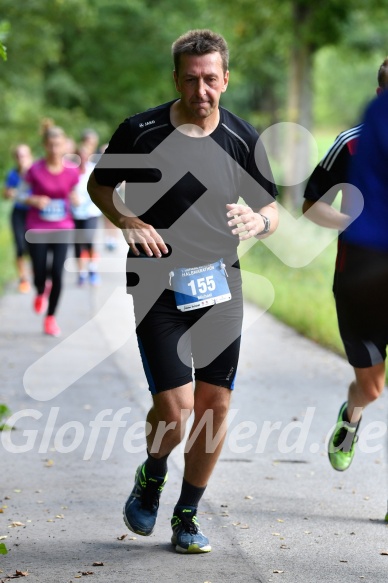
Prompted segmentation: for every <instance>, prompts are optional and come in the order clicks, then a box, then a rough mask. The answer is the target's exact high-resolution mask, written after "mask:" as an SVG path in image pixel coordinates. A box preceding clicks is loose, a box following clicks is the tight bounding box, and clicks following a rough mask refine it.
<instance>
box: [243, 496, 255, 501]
mask: <svg viewBox="0 0 388 583" xmlns="http://www.w3.org/2000/svg"><path fill="white" fill-rule="evenodd" d="M244 499H245V500H253V496H245V497H244Z"/></svg>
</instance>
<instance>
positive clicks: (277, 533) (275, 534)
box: [272, 532, 280, 536]
mask: <svg viewBox="0 0 388 583" xmlns="http://www.w3.org/2000/svg"><path fill="white" fill-rule="evenodd" d="M272 536H280V532H273V533H272Z"/></svg>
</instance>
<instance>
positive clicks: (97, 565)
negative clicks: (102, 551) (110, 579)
mask: <svg viewBox="0 0 388 583" xmlns="http://www.w3.org/2000/svg"><path fill="white" fill-rule="evenodd" d="M103 566H104V563H103V562H102V561H94V563H93V567H103Z"/></svg>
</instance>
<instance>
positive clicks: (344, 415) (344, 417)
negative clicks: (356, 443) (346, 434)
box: [342, 407, 360, 427]
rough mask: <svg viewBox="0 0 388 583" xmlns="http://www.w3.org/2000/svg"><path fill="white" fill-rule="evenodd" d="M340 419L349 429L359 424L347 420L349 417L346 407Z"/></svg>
mask: <svg viewBox="0 0 388 583" xmlns="http://www.w3.org/2000/svg"><path fill="white" fill-rule="evenodd" d="M342 419H343V421H345V422H346V423H347V424H348V425H349V426H350V427H357V426H358V424H359V423H360V420H359V421H356V422H355V423H352V422H351V421H350V419H349V415H348V409H347V407H346V409H344V411H343V413H342Z"/></svg>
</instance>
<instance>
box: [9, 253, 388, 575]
mask: <svg viewBox="0 0 388 583" xmlns="http://www.w3.org/2000/svg"><path fill="white" fill-rule="evenodd" d="M109 257H111V258H112V257H113V258H114V259H115V261H116V263H117V265H116V267H117V272H112V273H105V274H104V276H103V283H102V285H101V286H100V288H98V289H90V288H85V289H79V288H78V287H77V286H76V285H75V274H74V273H71V272H68V273H67V274H66V289H65V291H64V294H63V297H62V300H61V305H60V308H59V313H58V321H59V324H60V326H61V328H62V330H63V334H62V337H61V338H59V339H54V338H50V337H47V336H44V335H43V334H42V333H41V317H40V316H37V315H36V314H34V313H33V312H32V310H31V303H32V294H30V295H28V296H23V295H18V294H16V293H15V292H14V291H13V290H10V292H9V293H8V294H6V295H5V296H4V297H3V298H1V299H0V322H1V337H0V358H1V364H2V366H1V372H0V403H7V404H8V406H9V407H10V409H11V410H12V413H13V414H14V419H15V427H16V429H15V430H14V431H12V432H7V433H5V432H2V433H1V434H0V436H1V438H2V441H1V442H0V464H1V465H0V508H2V513H1V514H0V537H1V538H2V537H7V538H2V540H0V544H1V543H3V544H5V545H6V547H7V549H8V551H9V552H8V554H7V555H0V581H3V580H4V581H8V580H9V579H8V576H9V575H12V574H13V575H15V574H16V572H17V571H20V572H24V573H25V572H28V579H26V581H28V582H29V583H69V582H70V581H72V582H73V583H74V582H75V581H78V580H79V579H83V578H84V577H90V581H91V582H92V581H95V582H96V583H97V582H98V581H100V582H103V583H110V582H112V583H127V582H128V583H129V582H131V583H160V582H162V581H163V582H171V583H181V582H187V583H204V582H211V583H229V582H230V583H253V582H266V581H274V582H279V583H280V582H282V583H317V582H319V583H331V582H333V583H339V582H341V583H355V582H358V581H359V582H360V583H361V582H364V581H365V582H370V583H380V582H381V583H383V582H386V581H387V573H388V556H386V554H385V555H384V554H382V553H383V552H385V553H387V551H388V540H387V525H386V524H385V523H384V522H383V518H384V515H385V511H386V499H387V495H386V493H387V492H386V471H387V466H386V448H385V441H386V434H385V435H382V433H383V431H384V430H386V421H387V395H386V394H384V395H383V397H382V398H381V400H380V401H379V402H378V403H375V404H373V405H372V406H370V407H369V409H368V410H367V411H366V412H365V415H364V420H363V425H362V427H363V432H364V433H363V435H364V440H363V446H362V449H363V450H364V451H358V452H357V456H356V459H355V461H354V464H353V466H352V467H351V468H350V469H349V471H348V472H345V473H344V474H341V473H337V472H334V471H333V470H332V469H331V467H330V465H329V463H328V460H327V456H326V453H325V444H324V442H325V439H326V437H327V435H328V432H329V430H330V427H331V426H332V425H333V423H334V421H335V419H336V415H337V410H338V408H339V405H340V404H341V402H342V399H343V398H344V395H345V389H344V387H345V386H346V385H347V383H348V382H349V381H350V379H351V376H352V375H351V370H350V367H349V366H348V365H347V363H346V362H345V361H344V360H343V359H341V358H339V357H338V356H336V355H333V354H332V353H330V352H328V351H326V350H323V349H321V348H320V347H319V346H317V345H315V344H313V343H311V342H309V341H308V340H306V339H305V338H303V337H301V336H299V335H298V334H296V333H295V332H294V331H293V330H291V329H289V328H287V327H286V326H284V325H282V324H281V323H279V322H277V321H276V320H274V319H273V318H272V317H270V316H268V315H264V316H262V317H260V318H258V316H259V313H258V311H257V310H256V309H255V308H253V307H252V306H249V305H248V306H246V314H247V320H249V321H255V320H256V322H255V324H254V325H252V326H251V327H250V328H248V330H247V331H246V333H245V336H244V340H243V347H242V360H241V364H240V369H239V378H238V383H237V389H236V391H235V393H234V397H233V403H232V411H231V423H230V428H229V434H228V438H227V441H226V444H225V447H224V450H223V453H222V456H221V458H220V461H219V463H218V465H217V467H216V470H215V472H214V474H213V477H212V480H211V482H210V484H209V486H208V489H207V491H206V494H205V496H204V499H203V501H202V503H201V507H200V508H201V513H200V522H201V526H202V529H203V530H204V531H205V532H206V534H207V535H208V536H209V538H210V540H211V543H212V546H213V551H212V552H211V553H210V554H209V555H200V556H181V555H177V554H176V553H175V552H174V551H173V549H172V547H171V545H170V543H169V539H170V527H169V519H170V516H171V511H172V508H173V505H174V503H175V501H176V497H177V493H178V490H179V488H180V481H181V475H182V450H181V449H180V448H178V449H177V450H176V451H174V452H173V454H172V455H171V458H170V462H169V481H168V484H167V486H166V488H165V491H164V493H163V497H162V501H161V507H160V515H159V517H158V523H157V527H156V529H155V531H154V534H153V535H152V536H150V537H148V538H142V537H139V536H135V535H132V533H130V532H129V531H128V530H127V529H126V527H125V525H124V523H123V521H122V515H121V512H122V505H123V502H124V500H125V499H126V497H127V495H128V493H129V491H130V490H131V488H132V483H133V475H134V471H135V468H136V467H137V464H138V463H140V462H141V461H143V459H144V452H145V443H144V439H143V438H142V433H141V427H142V422H143V419H144V414H145V411H146V410H147V408H148V406H149V403H150V397H149V395H148V392H147V390H146V388H145V381H144V376H143V372H142V369H141V365H140V362H139V357H138V354H137V347H136V342H135V339H134V336H133V333H132V332H133V318H132V315H131V300H130V296H127V295H126V294H125V291H124V277H123V275H122V272H121V271H122V269H123V266H124V263H125V261H124V259H123V257H124V254H123V250H122V249H121V250H120V251H116V252H115V253H114V254H111V255H110V256H109ZM110 265H111V269H112V261H110ZM71 266H72V262H71V261H68V264H67V267H68V269H71ZM113 419H115V420H114V421H113ZM101 421H102V422H101ZM104 421H105V427H104V426H101V425H103V422H104ZM367 432H369V433H367ZM367 446H368V447H369V448H370V449H372V450H374V451H372V452H370V451H369V452H368V451H365V450H366V447H367ZM95 563H102V565H97V564H95ZM89 573H90V575H89Z"/></svg>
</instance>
